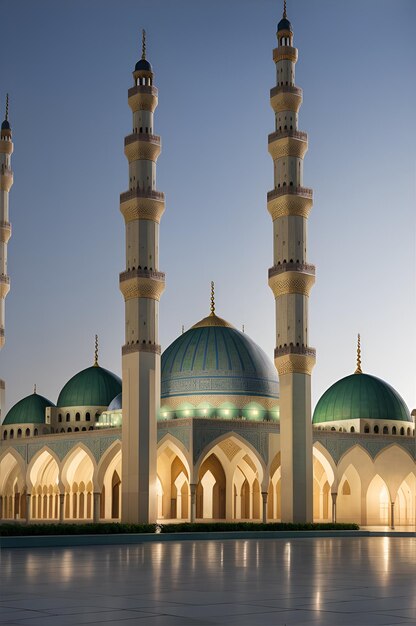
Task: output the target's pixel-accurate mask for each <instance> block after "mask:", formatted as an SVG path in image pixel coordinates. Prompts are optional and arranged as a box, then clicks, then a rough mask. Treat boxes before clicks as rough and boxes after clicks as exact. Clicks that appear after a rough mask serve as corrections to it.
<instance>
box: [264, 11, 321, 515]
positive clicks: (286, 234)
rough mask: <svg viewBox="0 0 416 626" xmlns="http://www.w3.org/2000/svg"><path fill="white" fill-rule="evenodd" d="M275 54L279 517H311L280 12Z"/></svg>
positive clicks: (298, 215)
mask: <svg viewBox="0 0 416 626" xmlns="http://www.w3.org/2000/svg"><path fill="white" fill-rule="evenodd" d="M277 41H278V46H277V48H276V49H275V50H274V51H273V59H274V62H275V64H276V87H274V88H273V89H272V90H271V92H270V99H271V106H272V108H273V111H274V113H275V132H274V133H272V134H271V135H269V152H270V155H271V157H272V159H273V163H274V189H273V190H272V191H270V192H269V193H268V194H267V208H268V210H269V213H270V215H271V217H272V220H273V267H271V268H270V270H269V285H270V288H271V289H272V291H273V294H274V296H275V300H276V349H275V363H276V368H277V370H278V373H279V379H280V433H281V437H280V439H281V463H282V466H281V475H282V491H281V498H282V502H281V510H282V520H284V521H296V522H306V521H311V520H312V514H313V511H312V486H313V484H312V425H311V372H312V368H313V366H314V364H315V350H313V349H312V348H309V347H308V300H309V293H310V290H311V288H312V286H313V284H314V281H315V267H314V266H313V265H310V264H309V263H308V260H307V220H308V215H309V212H310V210H311V207H312V190H311V189H308V188H306V187H304V186H303V158H304V156H305V154H306V151H307V149H308V138H307V135H306V133H304V132H301V131H299V130H298V112H299V108H300V105H301V103H302V90H301V89H300V88H299V87H296V86H295V64H296V61H297V57H298V51H297V49H296V48H294V47H293V32H292V27H291V24H290V22H289V21H288V19H287V18H286V13H284V16H283V19H282V20H281V21H280V22H279V25H278V30H277Z"/></svg>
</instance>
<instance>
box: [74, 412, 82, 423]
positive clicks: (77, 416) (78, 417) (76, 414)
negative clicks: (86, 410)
mask: <svg viewBox="0 0 416 626" xmlns="http://www.w3.org/2000/svg"><path fill="white" fill-rule="evenodd" d="M80 420H81V415H80V414H79V413H75V421H76V422H79V421H80Z"/></svg>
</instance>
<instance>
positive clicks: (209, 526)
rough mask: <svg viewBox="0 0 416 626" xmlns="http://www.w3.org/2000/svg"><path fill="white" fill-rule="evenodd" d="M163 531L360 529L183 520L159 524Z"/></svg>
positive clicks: (356, 525)
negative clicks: (175, 522) (191, 522)
mask: <svg viewBox="0 0 416 626" xmlns="http://www.w3.org/2000/svg"><path fill="white" fill-rule="evenodd" d="M159 526H160V532H162V533H198V532H200V533H204V532H224V531H238V530H243V531H253V532H258V531H259V530H267V531H272V530H273V531H276V530H277V531H279V530H280V531H283V530H359V526H358V524H332V523H322V524H321V523H319V524H312V523H311V524H291V523H284V522H268V523H267V524H262V523H259V522H198V523H196V524H190V523H189V522H182V523H179V524H159Z"/></svg>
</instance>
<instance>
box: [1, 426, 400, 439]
mask: <svg viewBox="0 0 416 626" xmlns="http://www.w3.org/2000/svg"><path fill="white" fill-rule="evenodd" d="M402 430H403V428H402ZM13 438H14V430H13V428H12V429H11V431H10V439H13Z"/></svg>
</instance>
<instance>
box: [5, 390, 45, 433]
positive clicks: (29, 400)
mask: <svg viewBox="0 0 416 626" xmlns="http://www.w3.org/2000/svg"><path fill="white" fill-rule="evenodd" d="M47 406H55V405H54V403H53V402H51V401H50V400H48V399H47V398H44V397H43V396H40V395H39V394H38V393H32V394H31V395H30V396H27V397H26V398H23V399H22V400H19V402H17V403H16V404H15V405H14V406H12V408H11V409H10V411H9V412H8V413H7V415H6V417H5V418H4V422H3V424H2V425H3V426H10V424H44V423H45V408H46V407H47Z"/></svg>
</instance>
